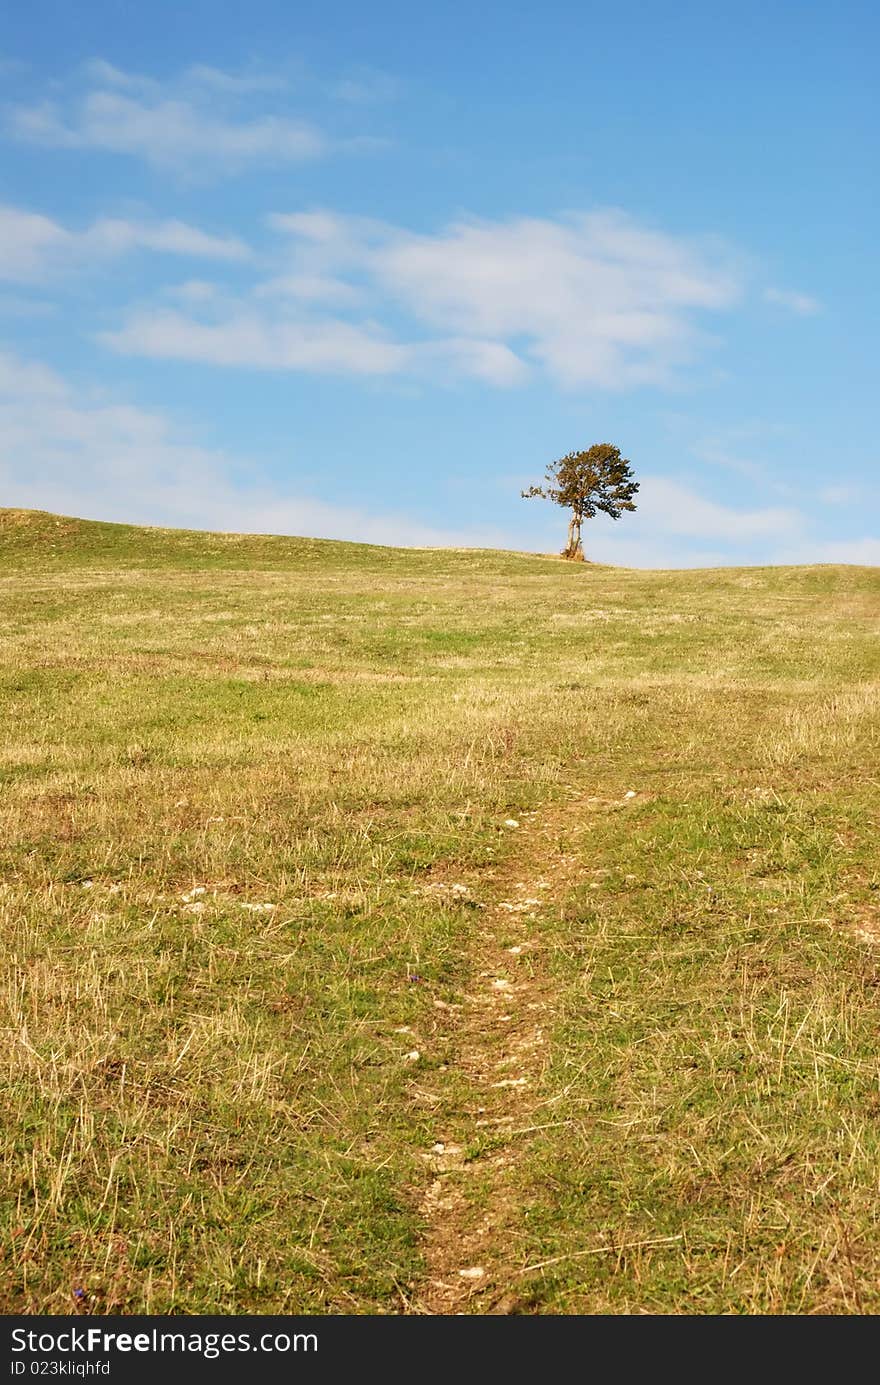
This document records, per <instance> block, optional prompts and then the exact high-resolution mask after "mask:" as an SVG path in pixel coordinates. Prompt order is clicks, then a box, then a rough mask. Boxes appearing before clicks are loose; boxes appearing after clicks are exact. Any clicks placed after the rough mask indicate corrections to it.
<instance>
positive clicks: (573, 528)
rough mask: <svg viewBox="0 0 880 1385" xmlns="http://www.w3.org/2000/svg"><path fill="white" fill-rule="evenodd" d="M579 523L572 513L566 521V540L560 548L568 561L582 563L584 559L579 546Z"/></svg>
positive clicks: (582, 551)
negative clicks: (563, 546) (562, 547)
mask: <svg viewBox="0 0 880 1385" xmlns="http://www.w3.org/2000/svg"><path fill="white" fill-rule="evenodd" d="M581 523H582V521H581V520H580V519H579V518H578V516H577V515H572V517H571V519H570V520H569V522H568V540H567V542H566V545H565V548H564V549H563V550H562V556H563V558H568V559H569V561H571V562H575V563H582V562H583V561H584V550H583V548H582V546H581Z"/></svg>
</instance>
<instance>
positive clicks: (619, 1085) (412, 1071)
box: [0, 510, 880, 1314]
mask: <svg viewBox="0 0 880 1385" xmlns="http://www.w3.org/2000/svg"><path fill="white" fill-rule="evenodd" d="M586 538H587V542H589V536H588V535H587V536H586ZM878 632H880V570H878V569H875V568H859V567H833V566H827V567H813V568H808V567H803V568H784V567H776V568H750V569H730V570H722V569H713V570H706V571H675V572H648V571H635V570H624V569H615V568H610V567H602V566H598V565H592V564H583V565H582V564H575V563H565V562H562V561H561V560H560V559H558V558H555V557H540V556H535V555H520V554H513V553H503V552H490V551H453V550H402V549H383V548H378V547H370V546H366V545H357V544H345V543H334V542H329V541H318V540H305V539H291V538H262V537H239V536H230V535H211V534H201V533H188V532H178V531H162V530H149V529H139V528H134V527H129V526H123V525H109V524H98V523H91V522H86V521H79V520H73V519H66V518H60V517H57V516H50V515H45V514H41V513H36V512H21V511H8V510H7V511H0V682H2V694H0V696H2V702H0V706H2V733H0V924H2V937H3V957H2V968H3V983H2V996H3V1006H2V1021H0V1022H2V1027H3V1043H2V1063H3V1068H4V1071H3V1075H2V1080H3V1085H4V1090H5V1097H4V1118H3V1134H2V1174H0V1198H2V1250H3V1256H2V1262H0V1310H2V1311H4V1312H6V1313H11V1312H26V1313H66V1312H70V1311H79V1312H83V1313H125V1314H128V1313H173V1312H177V1313H199V1312H203V1313H210V1312H217V1313H272V1312H278V1313H284V1312H287V1313H293V1312H296V1313H316V1314H326V1313H357V1314H364V1313H371V1314H372V1313H391V1314H400V1313H446V1312H450V1313H451V1312H473V1313H536V1314H539V1313H547V1314H554V1313H555V1314H568V1313H644V1312H647V1313H684V1314H692V1313H740V1314H753V1313H774V1314H776V1313H783V1314H791V1313H801V1314H816V1313H820V1314H824V1313H834V1314H838V1313H843V1314H846V1313H875V1312H880V1212H878V1209H880V1045H878V1032H880V863H878V855H877V841H878V827H880V822H878V818H880V812H878V777H880V776H878V743H880V736H878V726H880V718H878V712H880V653H878Z"/></svg>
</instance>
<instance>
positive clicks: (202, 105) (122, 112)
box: [7, 59, 379, 179]
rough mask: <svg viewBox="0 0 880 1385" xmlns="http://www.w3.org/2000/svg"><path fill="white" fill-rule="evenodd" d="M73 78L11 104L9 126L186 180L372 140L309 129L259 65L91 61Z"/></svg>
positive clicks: (278, 80)
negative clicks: (161, 71)
mask: <svg viewBox="0 0 880 1385" xmlns="http://www.w3.org/2000/svg"><path fill="white" fill-rule="evenodd" d="M82 76H83V77H84V78H85V85H84V86H83V83H82V81H81V80H80V81H79V82H77V83H71V84H69V87H70V90H69V91H68V93H67V95H66V96H65V98H64V99H61V100H57V99H53V100H46V101H43V102H37V103H32V104H20V105H17V106H13V107H12V108H11V110H10V111H9V113H8V121H7V126H8V130H9V132H10V133H11V134H12V135H13V136H14V137H15V138H17V139H19V140H23V141H25V142H28V143H31V144H40V145H44V146H47V147H52V148H60V149H93V150H99V151H103V152H105V153H114V154H125V155H130V156H133V157H136V158H141V159H143V160H145V161H146V162H147V163H149V164H152V165H153V166H154V167H156V168H160V169H165V170H171V171H174V172H178V173H184V174H186V175H187V176H188V177H191V178H196V179H201V178H204V177H206V176H209V175H211V174H217V173H241V172H244V171H248V170H251V169H254V168H256V167H265V166H267V165H276V166H278V165H284V164H290V163H302V162H305V161H308V160H311V159H316V158H320V157H322V156H324V155H326V154H329V153H331V152H333V151H337V150H341V149H352V148H357V147H361V148H367V147H369V146H370V145H371V144H376V143H379V141H372V140H370V139H369V137H363V138H354V139H346V140H342V139H335V138H333V137H332V136H331V135H330V134H328V133H327V132H326V131H323V130H321V129H319V128H318V127H317V126H316V125H315V124H314V123H313V122H311V121H309V120H307V119H304V118H303V117H302V116H301V115H300V114H299V113H296V112H294V111H292V110H291V96H290V93H289V91H288V89H287V88H288V83H287V81H286V80H285V78H284V77H282V76H279V75H276V74H273V73H269V72H264V71H257V70H245V71H242V72H225V71H223V70H221V69H219V68H215V67H208V66H204V65H197V66H194V67H189V68H187V69H185V70H184V71H183V72H182V73H180V74H179V75H178V76H177V77H176V78H173V79H170V80H168V81H166V82H159V81H157V80H155V79H154V78H151V77H146V76H142V75H141V74H138V73H130V72H125V71H123V70H121V69H120V68H117V67H114V66H113V65H112V64H110V63H107V62H105V61H104V60H103V59H93V60H92V61H91V62H89V63H87V64H86V66H85V68H84V70H83V72H82Z"/></svg>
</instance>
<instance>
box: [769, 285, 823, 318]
mask: <svg viewBox="0 0 880 1385" xmlns="http://www.w3.org/2000/svg"><path fill="white" fill-rule="evenodd" d="M764 298H765V300H766V302H768V303H773V304H775V305H776V307H778V308H787V309H788V311H789V312H791V313H795V314H796V315H797V316H798V317H815V315H816V313H820V312H821V311H822V304H821V303H820V302H819V300H818V298H813V297H812V295H811V294H809V293H796V292H794V291H793V290H791V289H775V288H769V289H765V290H764Z"/></svg>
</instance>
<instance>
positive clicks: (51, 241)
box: [0, 205, 250, 283]
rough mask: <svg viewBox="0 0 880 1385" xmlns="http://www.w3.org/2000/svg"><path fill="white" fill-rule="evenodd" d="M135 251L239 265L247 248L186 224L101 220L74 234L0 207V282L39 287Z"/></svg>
mask: <svg viewBox="0 0 880 1385" xmlns="http://www.w3.org/2000/svg"><path fill="white" fill-rule="evenodd" d="M135 250H151V251H154V252H158V253H160V254H166V255H183V256H190V257H193V258H196V259H205V260H215V261H216V260H221V261H243V260H247V259H248V258H249V256H250V251H249V249H248V247H247V246H246V245H245V244H244V243H243V242H242V241H240V240H238V239H237V238H236V237H235V236H215V235H210V234H209V233H208V232H207V231H202V230H200V229H199V228H198V227H197V226H190V225H188V224H187V223H186V222H184V221H174V220H166V221H155V222H147V221H130V220H125V219H123V218H119V217H102V218H100V219H99V220H97V221H95V222H93V223H92V224H91V225H90V226H87V227H86V228H85V229H84V230H81V231H76V230H70V229H69V228H67V227H65V226H62V225H60V224H59V223H58V222H57V221H53V220H52V219H51V218H50V217H47V216H43V215H42V214H41V213H39V212H32V211H28V210H26V209H24V208H21V207H10V206H2V205H0V279H4V280H6V281H11V282H17V283H35V282H42V281H43V280H45V279H46V278H47V277H50V276H52V275H54V274H57V273H59V272H61V271H63V270H64V269H70V268H72V267H75V266H78V265H81V264H82V263H83V262H85V261H87V260H89V259H91V260H93V261H99V262H103V261H104V260H105V259H106V258H107V257H108V256H111V257H112V256H117V255H123V254H126V253H129V252H132V251H135Z"/></svg>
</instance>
